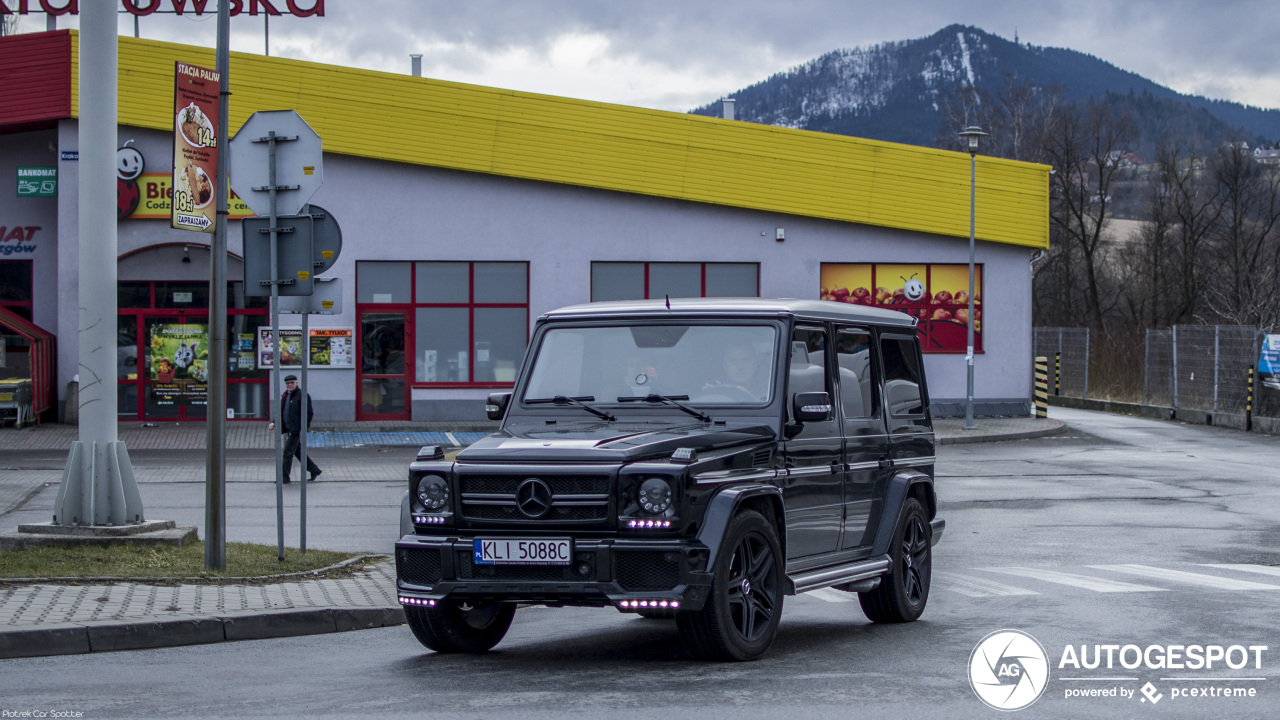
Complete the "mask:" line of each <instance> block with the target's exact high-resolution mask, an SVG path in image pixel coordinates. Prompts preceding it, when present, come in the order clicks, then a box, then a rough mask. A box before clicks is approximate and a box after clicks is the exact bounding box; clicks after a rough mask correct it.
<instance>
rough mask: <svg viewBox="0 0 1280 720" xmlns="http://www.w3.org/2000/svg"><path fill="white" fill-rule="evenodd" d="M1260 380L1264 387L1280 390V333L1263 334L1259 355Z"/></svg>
mask: <svg viewBox="0 0 1280 720" xmlns="http://www.w3.org/2000/svg"><path fill="white" fill-rule="evenodd" d="M1258 380H1259V381H1261V383H1262V386H1263V387H1266V388H1271V389H1272V390H1280V335H1263V336H1262V353H1261V354H1260V355H1259V357H1258Z"/></svg>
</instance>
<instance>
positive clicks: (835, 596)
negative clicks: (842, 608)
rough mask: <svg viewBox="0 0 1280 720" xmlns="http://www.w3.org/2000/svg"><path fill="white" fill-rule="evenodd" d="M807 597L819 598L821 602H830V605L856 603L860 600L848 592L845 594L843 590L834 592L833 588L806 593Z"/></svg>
mask: <svg viewBox="0 0 1280 720" xmlns="http://www.w3.org/2000/svg"><path fill="white" fill-rule="evenodd" d="M805 595H808V596H809V597H815V598H818V599H819V600H825V601H826V602H830V603H847V602H854V601H856V600H857V599H858V596H857V595H854V594H853V593H847V592H844V591H843V590H834V589H832V588H819V589H817V590H810V591H809V592H807V593H805Z"/></svg>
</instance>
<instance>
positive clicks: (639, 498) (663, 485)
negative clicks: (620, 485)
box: [636, 478, 671, 515]
mask: <svg viewBox="0 0 1280 720" xmlns="http://www.w3.org/2000/svg"><path fill="white" fill-rule="evenodd" d="M636 502H638V503H639V504H640V508H641V509H642V510H644V511H645V512H647V513H649V514H650V515H658V514H661V513H664V512H666V511H667V508H670V507H671V486H670V485H668V484H667V481H666V480H663V479H662V478H649V479H648V480H645V481H644V482H642V483H640V492H638V493H636Z"/></svg>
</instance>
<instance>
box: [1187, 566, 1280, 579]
mask: <svg viewBox="0 0 1280 720" xmlns="http://www.w3.org/2000/svg"><path fill="white" fill-rule="evenodd" d="M1204 566H1205V567H1211V568H1222V569H1223V570H1239V571H1240V572H1251V573H1257V574H1259V575H1274V576H1275V577H1280V567H1275V566H1273V565H1214V564H1212V563H1204Z"/></svg>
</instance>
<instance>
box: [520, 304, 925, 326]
mask: <svg viewBox="0 0 1280 720" xmlns="http://www.w3.org/2000/svg"><path fill="white" fill-rule="evenodd" d="M762 314H763V315H792V316H795V317H799V318H807V319H817V320H837V321H843V322H860V323H874V324H877V325H896V326H900V327H908V328H909V327H914V326H915V324H916V319H915V318H913V317H911V316H910V315H906V314H904V313H900V312H896V311H893V310H885V309H883V308H876V307H870V306H867V305H852V304H849V303H839V302H831V301H829V300H801V299H795V298H673V299H671V300H622V301H614V302H595V303H587V304H583V305H570V306H568V307H562V308H559V309H557V310H552V311H551V312H548V313H546V314H544V315H543V316H542V318H541V319H547V320H564V319H571V318H590V319H600V318H610V317H624V316H637V315H639V316H645V317H694V316H707V315H719V316H735V317H741V316H746V315H762Z"/></svg>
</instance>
